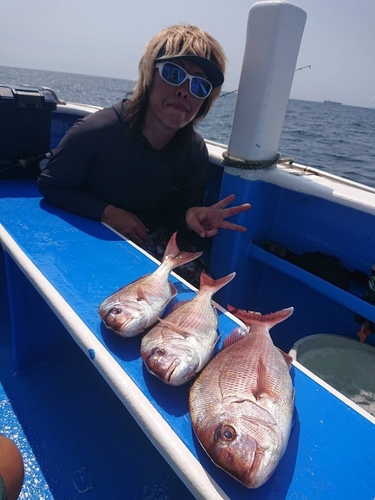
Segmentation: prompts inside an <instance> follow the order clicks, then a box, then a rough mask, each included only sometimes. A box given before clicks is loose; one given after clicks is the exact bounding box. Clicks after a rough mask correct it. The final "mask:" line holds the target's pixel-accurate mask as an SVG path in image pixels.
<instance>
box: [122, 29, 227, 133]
mask: <svg viewBox="0 0 375 500" xmlns="http://www.w3.org/2000/svg"><path fill="white" fill-rule="evenodd" d="M188 54H190V55H196V56H201V57H205V58H206V59H210V60H211V61H212V62H214V63H215V64H216V65H217V66H218V67H219V68H220V70H221V71H222V73H223V74H224V73H225V66H226V57H225V54H224V51H223V49H222V47H221V45H220V44H219V42H218V41H217V40H216V39H215V38H214V37H213V36H211V35H209V34H208V33H206V32H205V31H203V30H202V29H201V28H199V27H197V26H192V25H190V24H175V25H173V26H170V27H168V28H165V29H163V30H162V31H161V32H160V33H159V34H157V35H156V36H154V37H153V38H152V39H151V40H150V41H149V42H148V43H147V45H146V47H145V50H144V53H143V56H142V58H141V60H140V62H139V67H138V76H139V78H138V81H137V83H136V86H135V88H134V90H133V93H132V97H131V100H130V101H129V102H128V105H127V111H126V115H127V120H128V123H129V127H130V130H135V129H139V128H140V127H141V125H142V123H143V120H144V117H145V114H146V110H147V106H148V103H149V97H150V89H151V87H152V82H153V79H154V67H155V59H157V58H159V57H168V56H181V57H183V56H184V55H188ZM220 91H221V86H219V87H215V88H214V89H212V92H211V94H210V95H209V96H208V97H207V98H206V99H205V100H204V102H203V104H202V106H201V108H200V109H199V111H198V113H197V115H196V116H195V118H194V120H192V122H191V123H190V124H188V125H187V126H186V127H189V126H190V128H191V130H192V128H193V127H194V125H195V124H196V123H197V122H198V121H199V120H201V119H202V118H204V117H205V116H206V114H207V113H208V111H209V110H210V108H211V106H212V104H213V103H214V102H215V100H216V99H217V98H218V97H219V95H220Z"/></svg>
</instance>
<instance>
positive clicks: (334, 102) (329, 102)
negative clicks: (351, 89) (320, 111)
mask: <svg viewBox="0 0 375 500" xmlns="http://www.w3.org/2000/svg"><path fill="white" fill-rule="evenodd" d="M323 104H338V105H339V106H341V105H342V102H337V101H323Z"/></svg>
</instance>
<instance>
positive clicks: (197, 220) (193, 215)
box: [186, 194, 251, 238]
mask: <svg viewBox="0 0 375 500" xmlns="http://www.w3.org/2000/svg"><path fill="white" fill-rule="evenodd" d="M234 198H235V196H234V194H231V195H229V196H227V197H226V198H224V199H223V200H221V201H218V202H217V203H215V204H214V205H211V206H210V207H192V208H189V210H188V211H187V212H186V224H187V226H188V228H189V229H190V230H192V231H195V232H196V233H197V234H199V236H200V237H201V238H207V237H211V236H215V234H217V232H218V230H219V228H220V227H221V228H223V229H229V230H231V231H240V232H241V233H244V232H246V231H247V229H246V228H245V227H243V226H240V225H238V224H234V223H233V222H229V221H227V220H225V219H226V218H227V217H230V216H232V215H237V214H240V213H242V212H246V210H249V208H250V207H251V205H250V203H243V204H242V205H238V206H235V207H231V208H225V207H226V206H227V205H229V203H231V202H232V201H233V200H234Z"/></svg>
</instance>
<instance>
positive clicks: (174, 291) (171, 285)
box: [168, 282, 178, 302]
mask: <svg viewBox="0 0 375 500" xmlns="http://www.w3.org/2000/svg"><path fill="white" fill-rule="evenodd" d="M169 289H170V291H171V299H173V298H174V297H176V295H177V294H178V291H177V288H176V287H175V286H174V284H173V283H171V282H169ZM168 302H169V299H168Z"/></svg>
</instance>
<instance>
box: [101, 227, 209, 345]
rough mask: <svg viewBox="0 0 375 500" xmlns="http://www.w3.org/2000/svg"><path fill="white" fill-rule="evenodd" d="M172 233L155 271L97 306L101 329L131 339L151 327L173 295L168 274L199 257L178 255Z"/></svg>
mask: <svg viewBox="0 0 375 500" xmlns="http://www.w3.org/2000/svg"><path fill="white" fill-rule="evenodd" d="M176 236H177V233H174V234H173V235H172V236H171V238H170V240H169V242H168V245H167V247H166V249H165V252H164V255H163V259H162V261H161V264H160V265H159V266H158V268H157V269H156V270H155V271H154V272H153V273H151V274H146V275H145V276H142V277H141V278H139V279H137V280H136V281H133V282H132V283H130V284H128V285H126V286H124V287H123V288H121V289H120V290H118V291H117V292H115V293H113V294H112V295H110V296H109V297H107V298H106V299H105V300H104V301H103V302H102V303H101V304H100V306H99V315H100V317H101V318H102V320H103V322H104V324H105V326H106V327H107V328H108V329H112V330H113V331H114V332H116V333H117V334H118V335H120V336H121V337H134V336H136V335H138V334H140V333H142V332H144V331H145V330H147V328H150V327H151V326H153V325H154V324H155V323H156V322H157V321H158V318H159V317H160V316H161V315H162V314H163V312H164V310H165V308H166V306H167V305H168V303H169V302H170V301H171V300H172V299H173V298H174V297H175V296H176V295H177V289H176V287H175V286H174V285H173V283H171V282H170V281H169V279H168V278H169V274H170V272H171V271H172V270H173V269H175V268H176V267H178V266H181V265H182V264H187V263H188V262H191V261H193V260H195V259H197V258H198V257H200V256H201V255H202V252H182V251H180V250H179V248H178V246H177V242H176Z"/></svg>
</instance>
